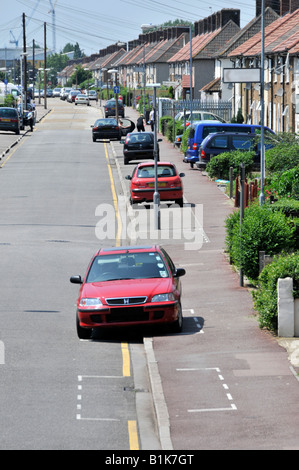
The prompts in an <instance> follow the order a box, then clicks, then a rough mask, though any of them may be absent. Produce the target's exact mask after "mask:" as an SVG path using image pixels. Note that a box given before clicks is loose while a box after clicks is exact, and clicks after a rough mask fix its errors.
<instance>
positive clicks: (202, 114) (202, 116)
mask: <svg viewBox="0 0 299 470" xmlns="http://www.w3.org/2000/svg"><path fill="white" fill-rule="evenodd" d="M174 119H175V121H182V122H184V119H186V123H188V125H190V122H191V111H185V113H184V112H182V111H181V112H179V113H177V114H176V116H175V118H174ZM192 121H219V122H226V121H225V120H224V119H223V118H221V117H220V116H217V114H214V113H210V112H208V111H192Z"/></svg>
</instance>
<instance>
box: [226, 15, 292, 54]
mask: <svg viewBox="0 0 299 470" xmlns="http://www.w3.org/2000/svg"><path fill="white" fill-rule="evenodd" d="M298 51H299V9H297V10H295V11H294V12H293V13H287V14H286V15H284V16H282V17H279V18H278V19H277V20H276V21H274V22H273V23H271V24H270V25H268V26H267V27H266V28H265V53H266V54H267V53H268V54H270V53H271V52H272V53H274V52H290V53H292V54H296V53H298ZM260 53H261V32H258V33H257V34H255V35H254V36H253V37H252V38H250V39H249V40H248V41H246V42H244V43H243V44H242V45H240V46H239V47H237V48H236V49H234V50H233V51H232V52H231V53H230V54H228V56H229V57H232V56H240V55H242V56H256V55H259V54H260Z"/></svg>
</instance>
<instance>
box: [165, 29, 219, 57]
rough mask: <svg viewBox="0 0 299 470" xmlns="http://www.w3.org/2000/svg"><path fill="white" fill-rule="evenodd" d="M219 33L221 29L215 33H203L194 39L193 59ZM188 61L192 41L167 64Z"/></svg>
mask: <svg viewBox="0 0 299 470" xmlns="http://www.w3.org/2000/svg"><path fill="white" fill-rule="evenodd" d="M219 31H220V29H216V30H215V31H211V32H209V33H203V34H200V35H198V36H195V37H194V38H192V57H195V56H196V55H197V54H198V53H199V52H200V51H201V50H202V49H203V48H204V47H205V46H206V45H207V44H208V42H209V41H210V40H211V39H212V38H214V37H215V36H216V35H217V34H218V32H219ZM186 60H190V41H189V42H188V43H187V44H186V45H185V46H184V47H182V49H180V50H179V51H178V52H177V53H176V54H174V55H173V56H172V57H171V58H170V59H169V60H168V61H167V62H184V61H186Z"/></svg>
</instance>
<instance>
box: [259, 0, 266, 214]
mask: <svg viewBox="0 0 299 470" xmlns="http://www.w3.org/2000/svg"><path fill="white" fill-rule="evenodd" d="M261 7H262V17H261V78H260V80H261V82H260V88H261V192H260V197H259V203H260V205H263V204H264V202H265V194H264V180H265V144H264V124H265V122H264V120H265V118H264V109H265V103H264V87H265V82H264V78H265V76H264V75H265V0H262V5H261Z"/></svg>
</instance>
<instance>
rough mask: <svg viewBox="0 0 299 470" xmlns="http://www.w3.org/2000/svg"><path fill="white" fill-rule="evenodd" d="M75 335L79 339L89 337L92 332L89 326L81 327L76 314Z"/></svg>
mask: <svg viewBox="0 0 299 470" xmlns="http://www.w3.org/2000/svg"><path fill="white" fill-rule="evenodd" d="M76 326H77V335H78V338H79V339H90V338H91V334H92V329H91V328H82V327H81V326H80V323H79V318H78V315H77V316H76Z"/></svg>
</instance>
